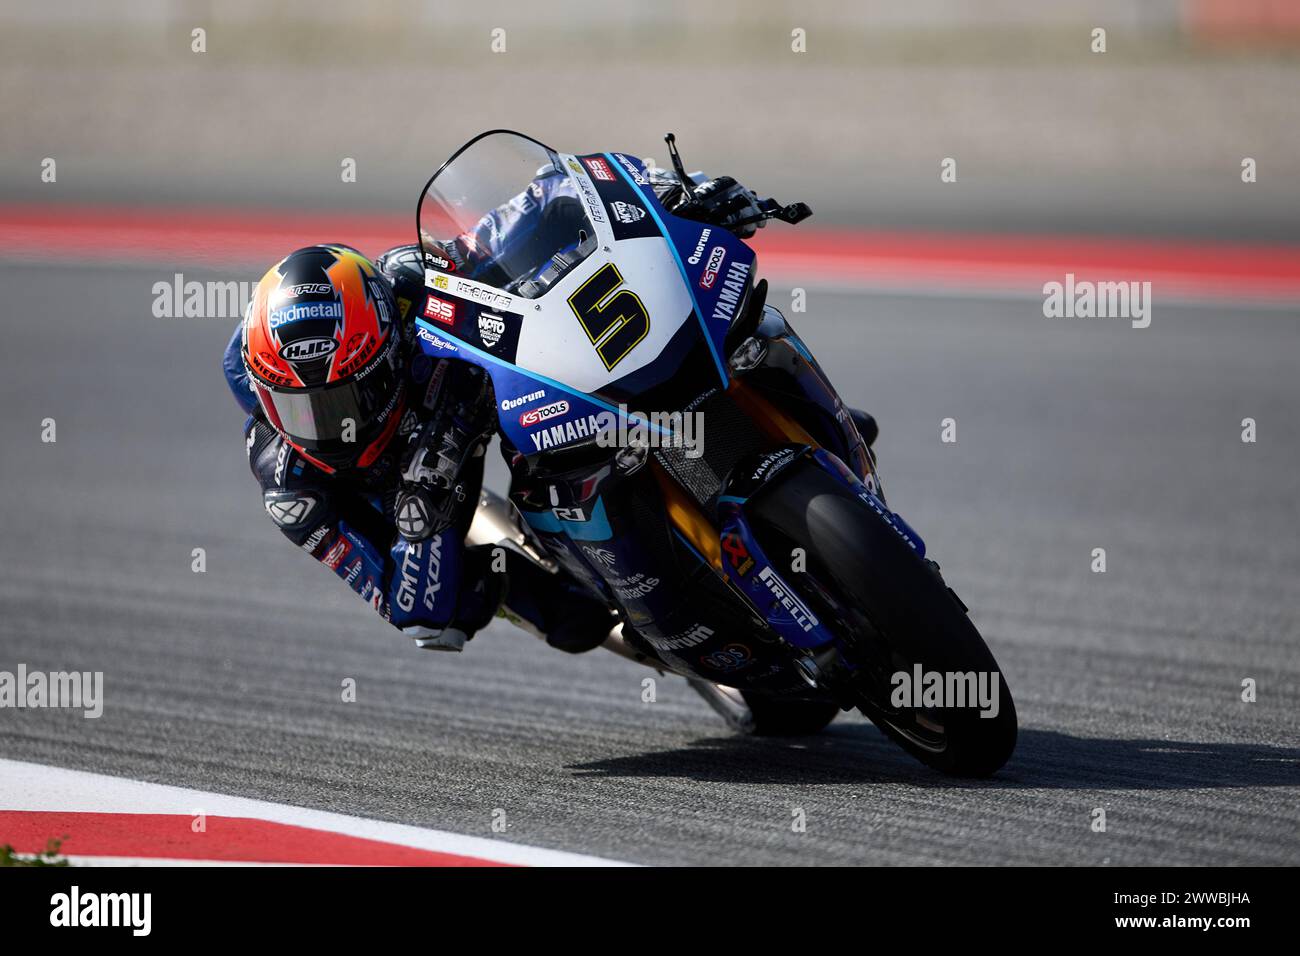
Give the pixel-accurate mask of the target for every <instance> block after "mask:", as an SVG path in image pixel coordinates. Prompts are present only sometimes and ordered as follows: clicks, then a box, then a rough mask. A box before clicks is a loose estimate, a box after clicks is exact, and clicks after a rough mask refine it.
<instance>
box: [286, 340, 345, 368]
mask: <svg viewBox="0 0 1300 956" xmlns="http://www.w3.org/2000/svg"><path fill="white" fill-rule="evenodd" d="M338 347H339V343H338V340H337V339H327V338H324V337H321V338H313V339H298V340H297V341H294V342H290V343H289V344H288V345H286V346H284V347H282V348H281V349H280V358H282V359H285V360H287V361H290V362H310V361H312V360H314V359H322V358H325V356H327V355H332V354H333V353H334V350H335V349H337V348H338Z"/></svg>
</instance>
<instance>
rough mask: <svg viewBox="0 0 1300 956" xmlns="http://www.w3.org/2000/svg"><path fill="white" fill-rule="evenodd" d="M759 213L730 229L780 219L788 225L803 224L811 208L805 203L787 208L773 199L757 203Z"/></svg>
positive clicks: (794, 204) (733, 225)
mask: <svg viewBox="0 0 1300 956" xmlns="http://www.w3.org/2000/svg"><path fill="white" fill-rule="evenodd" d="M758 208H759V213H758V215H757V216H747V217H746V218H744V219H741V220H739V221H738V222H734V223H732V224H731V226H732V228H735V227H737V226H748V225H751V224H752V223H756V222H766V221H767V220H769V219H780V220H781V221H782V222H788V223H789V224H790V225H792V226H793V225H796V224H797V223H801V222H803V221H804V220H805V219H807V218H808V217H809V216H811V215H812V214H813V211H812V207H811V206H809V205H808V204H807V203H806V202H792V203H790V204H789V205H788V206H782V205H781V204H780V203H778V202H777V201H776V200H775V199H761V200H759V203H758Z"/></svg>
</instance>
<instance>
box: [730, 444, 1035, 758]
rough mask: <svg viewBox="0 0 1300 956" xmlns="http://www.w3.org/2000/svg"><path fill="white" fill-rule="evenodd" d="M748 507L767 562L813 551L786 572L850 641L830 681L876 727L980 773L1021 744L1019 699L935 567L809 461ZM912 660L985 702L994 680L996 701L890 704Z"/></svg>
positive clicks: (914, 748) (915, 750)
mask: <svg viewBox="0 0 1300 956" xmlns="http://www.w3.org/2000/svg"><path fill="white" fill-rule="evenodd" d="M746 511H747V513H748V515H749V518H750V520H751V522H752V524H753V527H754V531H755V534H756V535H757V536H758V538H759V543H760V544H761V545H762V546H763V548H764V550H765V551H767V552H768V554H769V555H778V554H789V553H790V549H791V548H792V547H802V548H806V549H807V556H808V562H807V564H808V567H807V571H806V572H805V573H803V574H792V575H791V577H792V578H793V580H794V581H795V582H797V583H798V584H799V585H800V586H801V588H802V590H803V591H804V594H805V596H807V597H808V598H809V600H810V601H811V602H812V603H813V604H814V605H815V607H816V608H819V609H820V610H821V611H822V613H823V614H825V615H826V617H827V619H828V621H830V622H831V623H832V626H833V627H834V628H835V629H836V630H837V631H838V632H839V633H841V634H843V635H845V636H846V637H848V638H850V640H851V647H850V650H849V651H848V653H847V654H846V657H848V658H849V660H848V662H847V664H848V666H847V667H840V668H838V669H836V671H835V672H834V673H832V674H828V677H827V679H828V680H833V681H835V682H836V686H837V687H839V688H841V689H843V688H847V689H848V692H849V693H851V694H852V696H853V698H854V700H855V702H856V703H858V705H859V707H860V708H861V710H862V712H863V713H864V714H866V715H867V716H868V717H869V718H871V720H872V721H873V722H874V723H875V724H876V726H878V727H879V728H880V729H881V730H882V731H883V732H884V733H885V734H886V735H888V736H889V737H890V738H891V739H892V740H894V741H895V742H896V743H898V744H899V745H900V746H901V747H903V749H905V750H907V751H908V753H910V754H912V755H913V756H914V757H916V758H917V759H918V760H920V761H921V762H923V763H925V764H927V765H929V766H931V767H934V768H936V769H938V770H942V771H944V772H945V773H951V774H955V775H959V776H975V777H982V776H988V775H989V774H992V773H994V772H995V771H996V770H998V768H1000V767H1001V766H1002V765H1003V764H1004V763H1006V761H1007V758H1008V757H1010V756H1011V752H1012V750H1013V749H1014V748H1015V743H1016V729H1017V727H1016V711H1015V704H1014V703H1013V702H1012V700H1011V693H1010V691H1009V690H1008V689H1007V685H1006V682H1005V681H1004V680H1002V678H1001V673H1000V672H999V671H998V666H997V662H996V661H995V660H994V659H993V655H992V654H991V653H990V652H989V649H988V647H987V646H986V645H985V643H984V639H983V638H982V637H980V634H979V632H978V631H977V630H976V629H975V626H974V625H973V624H972V623H971V622H970V619H969V618H968V617H967V616H966V608H965V606H964V605H963V604H961V602H960V601H959V600H958V598H957V596H956V595H955V594H954V593H953V592H952V591H951V589H949V588H948V587H947V585H946V584H945V583H944V581H943V578H942V577H941V576H940V575H939V573H938V566H937V565H935V564H933V562H928V561H926V560H924V559H923V558H921V557H920V556H919V555H918V554H917V553H916V551H915V550H914V549H913V548H912V547H911V545H910V544H909V543H908V542H907V541H906V540H905V539H904V538H903V537H902V536H901V535H900V534H899V533H898V532H897V531H896V530H895V529H894V528H893V527H892V526H891V525H890V524H889V523H888V522H887V521H886V520H885V519H884V518H883V517H881V516H880V515H879V514H877V513H876V512H875V510H874V509H873V508H872V507H871V506H870V505H868V504H867V503H865V502H864V501H862V500H860V499H859V498H858V497H857V496H856V495H855V494H854V493H853V491H852V490H851V489H850V488H848V487H846V486H845V485H844V484H843V483H842V482H840V481H839V480H837V479H836V478H834V477H833V476H831V475H830V474H828V473H827V472H825V471H824V470H822V469H821V468H820V467H819V466H818V465H817V464H816V463H815V462H812V461H807V460H806V461H803V462H798V463H795V464H792V465H790V466H788V467H787V468H786V469H785V471H784V472H782V473H781V475H780V476H779V477H778V479H777V484H776V485H775V486H774V487H772V488H770V489H768V490H767V491H765V492H764V493H763V494H762V495H760V496H759V497H758V498H757V499H755V500H754V501H752V502H751V503H750V504H749V505H748V506H747V508H746ZM917 665H919V666H920V668H921V671H922V673H923V674H930V673H934V672H938V673H939V674H940V675H944V676H945V677H946V676H947V675H955V674H974V675H976V680H983V681H984V684H983V687H984V688H985V689H986V690H988V691H990V698H991V697H992V696H993V695H992V691H993V685H994V682H996V702H994V700H992V699H989V700H987V701H986V703H987V704H989V705H990V706H987V707H984V708H981V707H978V706H971V705H970V704H971V703H972V702H968V705H967V706H930V707H925V706H912V705H911V704H908V705H906V706H895V704H893V703H891V700H890V698H891V695H892V691H893V688H894V684H893V679H894V675H896V674H899V673H906V674H909V675H912V674H914V673H915V670H914V669H915V667H916V666H917ZM979 675H983V677H982V678H981V677H980V676H979ZM984 713H988V714H989V716H983V714H984Z"/></svg>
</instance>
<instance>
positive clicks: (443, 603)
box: [223, 170, 875, 653]
mask: <svg viewBox="0 0 1300 956" xmlns="http://www.w3.org/2000/svg"><path fill="white" fill-rule="evenodd" d="M653 177H654V178H653V183H654V185H655V189H656V193H657V194H658V195H659V196H660V198H661V201H662V202H663V203H664V205H665V206H666V207H667V208H669V209H671V210H673V211H674V212H675V213H676V214H678V215H683V216H686V217H687V218H691V219H695V220H697V221H700V222H704V223H708V224H711V225H715V226H719V227H721V228H729V229H731V230H732V231H733V232H735V233H736V234H737V235H738V236H740V237H741V238H748V237H749V236H752V235H753V233H754V230H755V227H756V225H761V224H762V223H761V222H759V223H757V224H756V223H753V222H748V223H747V222H745V221H744V220H746V219H749V218H750V217H751V216H753V215H754V214H755V213H756V212H757V211H758V209H757V205H756V202H757V197H756V196H755V194H754V193H753V192H751V191H750V190H748V189H745V188H744V187H743V186H740V185H739V184H738V183H736V181H735V180H734V179H732V178H730V177H720V178H717V179H712V180H709V181H708V182H705V183H703V184H701V185H698V186H696V187H694V189H693V190H691V192H690V193H687V192H686V191H685V190H683V189H682V187H681V184H680V183H679V182H678V181H677V179H676V178H675V177H674V176H673V175H672V174H670V173H667V172H666V171H663V170H655V171H653ZM565 185H566V180H564V179H553V180H550V181H546V182H542V181H535V182H533V183H530V184H529V186H528V188H527V190H526V191H525V192H524V193H521V194H520V197H517V200H516V201H512V202H510V203H506V204H505V205H503V206H501V207H499V208H497V209H495V210H493V211H492V212H490V213H488V214H487V215H486V216H485V217H484V218H483V220H482V222H481V223H480V224H479V226H478V227H477V228H475V229H474V230H471V231H470V232H469V233H467V234H465V235H464V236H461V237H460V238H459V239H458V240H457V241H455V242H453V243H444V244H442V248H443V249H444V251H445V253H446V254H447V256H448V257H449V258H452V259H454V260H455V261H456V264H457V268H458V271H459V272H460V274H463V275H469V276H475V277H480V278H484V281H489V282H490V281H491V269H492V268H493V264H494V263H496V262H498V261H500V260H501V259H503V258H505V257H509V256H519V255H524V256H526V255H528V254H529V253H528V250H529V248H530V247H535V248H539V249H550V248H554V245H553V244H551V243H548V242H547V241H545V237H544V236H543V235H542V234H544V233H545V232H546V231H548V230H549V229H551V228H554V227H556V226H557V224H558V225H560V226H562V222H559V220H562V219H563V217H564V212H563V210H564V208H565V203H564V202H563V201H562V200H563V199H564V198H566V196H567V194H566V193H565ZM525 196H527V197H530V199H531V201H519V200H520V199H523V197H525ZM539 237H540V238H539ZM423 298H424V269H423V261H422V255H421V250H420V248H419V247H418V246H416V245H408V246H399V247H397V248H395V249H391V250H389V251H388V252H386V253H384V254H383V255H382V256H380V257H379V259H378V260H376V262H375V263H371V262H370V261H369V260H368V259H366V258H365V257H364V256H363V255H362V254H361V253H360V252H358V251H357V250H355V249H352V248H350V247H348V246H345V245H341V244H326V245H316V246H309V247H307V248H304V249H299V250H297V251H296V252H293V253H291V254H290V255H289V256H287V257H286V258H285V259H283V260H281V261H280V262H279V263H277V264H276V265H275V266H273V267H272V268H271V269H270V270H269V271H268V272H267V273H266V274H265V275H264V276H263V277H262V279H261V281H260V282H259V283H258V286H257V289H256V291H255V293H254V296H253V299H252V301H251V303H250V305H249V308H248V310H247V312H246V314H245V317H244V320H243V322H242V323H241V324H240V326H239V327H238V328H237V329H236V330H235V334H234V335H233V337H232V338H231V340H230V343H229V345H228V346H227V348H226V353H225V358H224V363H223V365H224V370H225V374H226V378H227V382H228V384H229V386H230V388H231V391H232V392H233V393H234V395H235V398H236V400H237V401H238V402H239V404H240V406H241V407H242V408H243V409H244V410H245V411H246V412H248V416H249V417H248V419H247V421H246V423H245V428H244V435H245V444H246V449H247V454H248V462H249V467H250V468H251V469H252V472H253V475H254V476H255V477H256V478H257V480H258V482H259V483H260V485H261V487H262V497H263V504H264V506H265V509H266V512H267V514H268V515H269V516H270V518H271V520H272V521H273V522H274V523H275V524H276V525H277V527H279V528H280V530H281V531H282V532H283V533H284V534H285V536H286V537H288V538H289V540H291V541H292V542H294V544H297V545H299V546H300V547H302V548H303V549H304V550H306V551H308V552H309V553H310V554H311V555H312V556H313V557H315V558H316V559H317V560H319V561H321V562H322V563H323V564H325V565H326V566H327V567H329V568H330V569H331V570H332V571H334V572H335V574H337V575H338V576H339V577H341V578H342V579H343V580H344V581H345V582H346V583H347V584H348V585H349V586H350V587H351V588H352V589H353V590H354V591H355V592H356V593H357V594H359V595H360V596H361V597H362V598H363V599H364V600H366V601H367V602H369V603H370V604H371V605H372V606H373V607H374V608H375V610H376V611H378V612H379V614H380V615H381V616H383V617H384V618H385V619H386V620H388V621H389V622H390V623H391V624H393V626H395V627H397V628H399V629H401V630H402V631H403V632H405V633H406V634H408V635H410V636H411V637H412V638H413V639H414V641H415V643H416V645H417V646H419V647H422V648H428V649H435V650H452V651H459V650H461V649H462V648H463V647H464V644H465V642H466V641H467V640H469V639H470V637H472V636H473V634H474V633H475V632H476V631H477V630H478V629H480V628H482V627H483V626H485V625H486V624H487V623H488V621H490V620H491V619H492V617H493V616H494V615H496V614H498V613H502V614H504V615H506V616H509V617H511V618H513V619H515V620H516V621H519V622H520V623H526V624H530V625H532V627H533V628H535V629H536V630H538V631H539V632H540V633H542V634H543V635H545V637H546V640H547V642H548V643H549V644H551V645H552V646H554V647H557V648H560V649H562V650H566V651H569V652H573V653H578V652H581V651H585V650H589V649H591V648H593V647H596V646H598V645H599V644H600V643H601V642H602V641H603V640H604V638H605V636H606V635H607V634H608V632H609V630H610V628H611V627H612V626H613V625H614V624H615V623H616V622H617V618H616V617H615V616H614V614H613V612H612V611H611V610H610V609H609V608H608V607H607V606H606V604H605V603H604V602H603V601H601V600H600V599H598V598H597V597H596V596H595V595H593V594H591V593H590V592H588V591H586V590H585V589H584V588H582V587H581V586H580V585H578V584H577V583H576V582H572V581H569V580H567V579H566V578H564V577H563V576H562V575H552V574H550V573H549V572H546V571H545V570H543V569H541V568H539V567H537V566H536V565H534V564H533V563H532V562H531V561H528V560H527V559H525V558H523V557H522V556H521V555H518V554H516V553H515V552H513V551H510V550H508V549H495V548H492V547H489V546H480V547H467V546H466V545H465V542H464V538H465V535H466V533H467V531H468V529H469V525H470V522H471V520H472V519H473V516H474V511H475V508H476V506H477V502H478V495H479V488H480V485H481V482H482V475H483V455H484V452H485V450H486V446H487V444H488V441H489V440H490V438H491V436H492V434H493V432H494V429H495V424H496V422H495V415H496V410H495V407H494V405H493V403H492V400H491V396H490V394H489V392H490V383H489V381H488V379H487V377H486V376H485V375H484V374H483V372H482V371H481V370H480V369H479V368H477V367H476V366H473V365H470V364H468V363H465V362H460V361H456V360H454V359H440V360H438V361H437V362H434V361H432V360H430V359H429V358H428V357H427V356H426V355H424V354H423V353H422V352H421V351H420V350H419V349H418V348H416V346H415V344H414V314H413V313H412V305H413V304H414V303H418V302H421V301H423ZM860 414H861V413H855V418H857V417H858V415H860ZM867 419H869V416H868V417H866V419H862V421H863V427H864V429H865V427H866V424H865V422H866V420H867ZM870 428H871V433H870V435H868V434H865V433H864V435H863V437H864V438H866V439H868V441H870V439H872V438H874V437H875V436H874V422H872V423H871V425H870Z"/></svg>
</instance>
